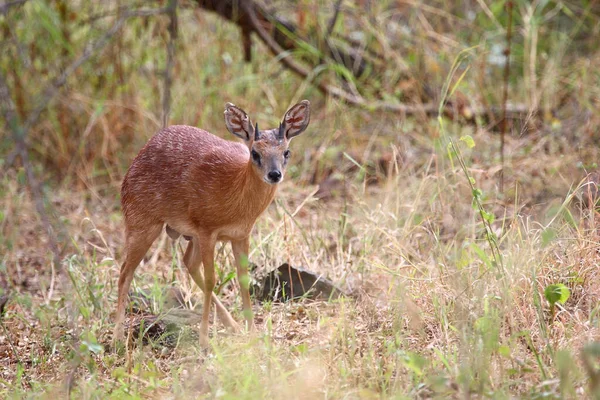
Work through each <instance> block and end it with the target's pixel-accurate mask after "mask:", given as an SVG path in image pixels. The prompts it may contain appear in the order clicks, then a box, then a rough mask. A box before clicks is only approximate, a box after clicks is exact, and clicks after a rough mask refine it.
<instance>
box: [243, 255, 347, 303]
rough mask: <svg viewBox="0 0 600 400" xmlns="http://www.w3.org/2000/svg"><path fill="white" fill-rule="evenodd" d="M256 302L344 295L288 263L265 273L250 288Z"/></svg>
mask: <svg viewBox="0 0 600 400" xmlns="http://www.w3.org/2000/svg"><path fill="white" fill-rule="evenodd" d="M252 291H253V293H254V297H255V298H256V300H258V301H260V302H264V301H287V300H290V299H291V300H298V299H302V298H308V299H313V300H317V299H321V300H328V299H337V298H338V297H340V296H342V295H345V293H344V292H343V290H341V289H340V288H338V287H336V286H335V285H334V284H333V283H332V282H331V281H329V280H328V279H325V278H323V277H322V276H320V275H317V274H314V273H312V272H310V271H307V270H305V269H303V268H297V267H292V266H290V265H289V264H288V263H284V264H282V265H280V266H279V267H278V268H276V269H274V270H272V271H271V272H269V273H267V274H266V276H265V277H264V278H262V279H260V280H259V281H258V283H257V284H255V285H253V286H252Z"/></svg>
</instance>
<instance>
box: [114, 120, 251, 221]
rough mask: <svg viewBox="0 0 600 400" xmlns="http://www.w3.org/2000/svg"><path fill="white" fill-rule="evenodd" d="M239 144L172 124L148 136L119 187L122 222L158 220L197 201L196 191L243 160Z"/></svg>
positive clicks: (244, 154) (243, 149)
mask: <svg viewBox="0 0 600 400" xmlns="http://www.w3.org/2000/svg"><path fill="white" fill-rule="evenodd" d="M248 153H249V151H248V149H247V148H246V146H244V145H242V144H241V143H235V142H230V141H227V140H224V139H221V138H219V137H217V136H215V135H213V134H211V133H209V132H207V131H205V130H202V129H199V128H195V127H192V126H186V125H173V126H170V127H168V128H165V129H162V130H161V131H159V132H158V133H156V135H154V136H153V137H152V138H151V139H150V140H149V141H148V143H146V145H145V146H144V147H143V148H142V150H141V151H140V152H139V154H138V155H137V156H136V157H135V159H134V160H133V162H132V164H131V166H130V167H129V170H128V171H127V174H126V175H125V178H124V179H123V184H122V186H121V206H122V209H123V214H124V215H125V218H126V220H127V219H130V218H131V217H134V216H136V215H140V216H141V215H142V214H143V215H144V218H152V217H153V216H154V217H155V218H157V220H159V219H164V215H162V214H165V213H168V214H171V213H172V212H175V213H176V212H185V211H187V208H188V207H189V204H190V202H191V201H198V200H201V199H198V188H202V186H213V185H218V184H219V183H218V180H219V176H220V175H221V174H226V173H227V170H228V169H231V168H232V166H236V165H243V164H245V163H246V162H247V160H248V157H249V154H248Z"/></svg>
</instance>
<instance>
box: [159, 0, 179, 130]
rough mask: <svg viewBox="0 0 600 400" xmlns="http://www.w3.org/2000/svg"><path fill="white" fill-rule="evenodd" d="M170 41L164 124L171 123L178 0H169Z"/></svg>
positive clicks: (168, 45)
mask: <svg viewBox="0 0 600 400" xmlns="http://www.w3.org/2000/svg"><path fill="white" fill-rule="evenodd" d="M167 12H168V14H169V19H170V23H169V41H168V42H167V64H166V66H165V85H164V88H163V104H162V112H163V115H162V126H163V128H166V127H167V125H168V124H169V114H170V113H171V84H172V83H173V64H174V62H175V40H176V39H177V0H169V5H168V6H167Z"/></svg>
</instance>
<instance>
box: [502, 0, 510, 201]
mask: <svg viewBox="0 0 600 400" xmlns="http://www.w3.org/2000/svg"><path fill="white" fill-rule="evenodd" d="M506 9H507V11H508V23H507V27H506V51H505V55H506V60H505V63H504V92H503V95H502V125H500V167H501V168H500V193H502V192H504V135H505V134H506V122H507V121H506V103H507V102H508V78H509V76H510V47H511V37H512V13H513V3H512V1H511V0H508V1H507V2H506Z"/></svg>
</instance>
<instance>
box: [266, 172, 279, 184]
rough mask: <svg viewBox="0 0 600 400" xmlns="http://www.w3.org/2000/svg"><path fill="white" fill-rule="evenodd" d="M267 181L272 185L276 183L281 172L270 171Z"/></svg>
mask: <svg viewBox="0 0 600 400" xmlns="http://www.w3.org/2000/svg"><path fill="white" fill-rule="evenodd" d="M267 177H268V178H269V180H270V181H271V182H273V183H277V182H279V181H280V180H281V172H280V171H277V170H275V171H271V172H269V173H268V174H267Z"/></svg>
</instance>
